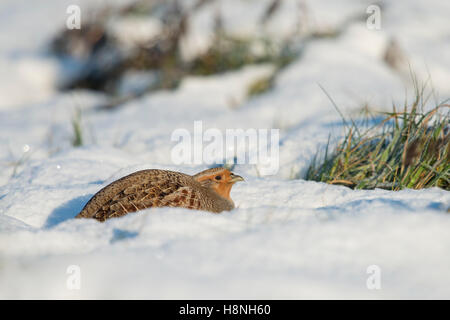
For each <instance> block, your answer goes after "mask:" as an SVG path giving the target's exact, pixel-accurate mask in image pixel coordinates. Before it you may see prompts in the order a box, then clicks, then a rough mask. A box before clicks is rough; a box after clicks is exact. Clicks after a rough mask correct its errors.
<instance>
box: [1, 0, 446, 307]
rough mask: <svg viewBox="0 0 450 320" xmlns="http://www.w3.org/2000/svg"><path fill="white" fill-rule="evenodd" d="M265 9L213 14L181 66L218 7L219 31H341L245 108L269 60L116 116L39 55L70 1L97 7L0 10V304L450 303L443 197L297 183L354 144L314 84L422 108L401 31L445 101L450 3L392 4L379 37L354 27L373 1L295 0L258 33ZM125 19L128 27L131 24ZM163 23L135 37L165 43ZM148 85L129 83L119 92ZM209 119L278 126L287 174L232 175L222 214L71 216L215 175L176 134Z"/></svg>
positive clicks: (205, 17)
mask: <svg viewBox="0 0 450 320" xmlns="http://www.w3.org/2000/svg"><path fill="white" fill-rule="evenodd" d="M69 2H70V3H69ZM92 2H94V3H95V5H96V6H97V5H98V6H100V5H101V4H102V3H104V2H102V1H89V5H90V6H91V5H93V4H92ZM114 2H115V3H117V4H120V3H125V2H127V1H114ZM128 2H129V1H128ZM269 2H270V1H256V0H255V1H242V2H241V1H216V2H213V3H211V4H207V5H205V6H204V7H202V8H201V9H200V10H199V11H198V12H196V13H195V14H194V20H193V21H192V23H191V24H190V29H189V33H188V35H187V36H186V39H184V41H185V43H184V45H185V47H183V50H185V52H184V54H185V57H186V58H187V59H189V58H192V57H193V56H195V55H196V54H198V53H199V52H202V51H204V50H206V49H207V48H208V46H209V45H210V43H211V42H210V41H211V39H210V35H211V28H213V21H214V15H215V14H216V12H218V11H220V12H221V15H222V19H223V21H224V28H226V29H227V30H229V32H234V33H236V34H241V35H242V34H245V35H255V34H256V35H260V33H261V32H263V31H266V32H268V33H269V34H270V36H271V37H273V38H275V39H282V38H283V37H287V36H288V35H290V34H291V32H292V30H293V28H294V27H293V26H297V25H298V21H297V18H296V17H297V16H298V15H300V16H301V15H305V16H307V17H309V18H308V19H306V21H307V22H304V24H306V26H304V27H302V28H300V27H299V28H300V29H299V30H300V31H299V30H297V31H296V32H299V33H300V36H303V37H308V36H309V35H311V34H313V33H314V32H318V31H323V30H341V33H340V34H339V35H338V36H337V37H334V38H320V39H318V38H317V39H315V38H313V39H312V40H309V41H308V42H307V43H306V44H305V45H304V47H303V48H302V52H301V54H300V55H299V57H298V58H297V59H296V61H294V62H293V63H291V64H290V65H288V66H287V67H286V68H285V69H283V70H282V71H281V72H280V74H278V75H277V77H276V80H275V83H274V88H273V89H272V90H270V91H268V92H266V93H264V94H263V95H260V96H257V97H253V98H251V99H248V97H247V95H246V93H247V89H248V87H249V86H250V84H251V83H253V82H254V81H256V80H258V79H261V78H264V77H267V76H268V75H271V74H272V73H273V71H274V66H273V65H270V64H266V65H257V66H246V67H244V68H242V69H240V70H236V71H230V72H227V73H225V74H220V75H212V76H208V77H186V78H184V79H183V80H182V82H181V85H180V87H179V88H177V89H176V90H173V91H168V90H167V91H166V90H161V91H157V92H154V93H151V94H147V95H144V96H142V97H140V98H138V99H134V100H132V101H130V102H128V103H126V104H125V105H124V106H121V107H119V108H117V109H114V110H110V111H105V110H97V109H95V107H96V106H98V105H101V104H103V103H105V102H106V101H107V98H106V97H105V96H104V95H102V94H99V93H93V92H89V91H76V92H59V91H58V90H57V86H56V85H57V83H58V81H60V79H62V78H64V76H65V75H64V67H63V66H61V65H60V63H59V62H58V61H57V59H55V58H54V57H52V56H51V55H50V54H49V53H48V52H46V49H45V48H46V45H48V42H49V40H50V39H51V37H52V36H53V35H54V34H56V33H57V32H58V31H59V30H61V29H62V28H63V26H64V19H65V17H66V13H65V8H66V7H67V5H69V4H80V6H81V7H82V10H83V9H85V8H87V7H86V6H87V3H88V1H60V0H58V1H56V0H52V1H50V0H48V1H46V2H45V4H44V3H41V4H39V5H36V6H33V7H32V8H31V7H29V6H28V4H27V3H26V2H25V1H16V0H4V1H2V3H1V4H0V17H4V18H5V19H0V30H3V32H0V70H2V72H1V73H0V150H1V152H0V298H2V299H9V298H21V299H23V298H44V299H47V298H58V299H78V298H87V299H96V298H106V299H115V298H139V299H140V298H153V299H164V298H172V299H178V298H186V299H188V298H191V299H199V298H201V299H216V298H217V299H219V298H225V299H226V298H249V299H252V298H257V299H258V298H268V299H270V298H287V299H301V298H306V299H311V298H313V299H314V298H331V299H341V298H344V299H345V298H364V299H380V298H388V299H398V298H409V299H416V298H438V299H442V298H448V297H449V296H450V274H449V270H450V257H449V255H448V251H449V249H450V233H449V232H448V230H449V228H450V218H449V217H450V216H449V215H448V213H446V211H447V209H448V208H449V206H450V193H449V192H448V191H444V190H441V189H437V188H432V189H426V190H403V191H399V192H391V191H385V190H372V191H367V190H360V191H354V190H350V189H348V188H345V187H342V186H332V185H327V184H323V183H317V182H312V181H305V180H302V179H292V178H293V177H303V175H304V173H305V172H306V169H307V168H308V165H309V164H310V162H311V159H312V157H313V156H314V155H315V153H316V152H317V150H319V148H320V147H321V146H323V145H324V144H325V143H326V141H327V139H328V135H329V133H331V134H332V141H337V140H338V139H339V138H340V137H341V134H342V130H343V128H342V124H341V120H340V118H339V115H338V114H337V113H336V111H335V110H334V108H333V106H332V104H331V102H330V100H329V99H328V98H327V96H326V94H325V93H324V92H323V91H322V90H321V88H320V86H322V87H323V88H324V89H325V90H326V92H327V93H328V94H329V95H330V96H331V97H332V98H333V100H334V101H336V103H337V105H338V106H339V107H340V109H341V110H342V111H343V112H344V113H346V114H350V115H355V112H357V110H358V109H359V108H361V107H362V106H364V105H365V104H368V105H369V106H371V107H373V108H375V109H377V110H389V109H390V108H391V105H392V102H393V101H395V102H396V103H398V104H399V105H402V104H403V102H404V99H405V93H406V95H407V97H408V99H411V97H412V96H413V90H412V87H411V83H410V81H409V79H408V77H405V75H404V74H402V73H401V72H398V71H396V70H393V69H391V68H390V67H389V66H388V65H387V64H386V63H385V62H384V61H383V55H384V52H385V50H386V47H387V46H388V44H389V41H390V40H391V39H392V38H395V39H397V40H398V42H399V45H400V47H401V48H402V49H403V51H404V53H405V56H406V57H407V58H408V61H409V62H410V63H411V67H412V69H413V70H414V71H415V72H417V75H418V77H419V78H420V79H422V80H426V79H427V78H428V77H431V81H432V84H433V86H434V88H435V89H436V93H437V94H438V95H439V98H440V99H439V100H443V99H445V98H448V97H450V87H449V86H448V79H450V61H449V55H446V54H444V53H445V52H446V51H448V47H449V46H450V25H449V24H448V22H447V20H448V15H449V14H450V4H449V3H445V2H443V1H437V0H436V1H427V3H424V2H423V1H419V0H417V1H395V3H394V2H388V3H385V5H384V6H383V7H382V24H381V30H376V31H374V30H369V29H367V27H366V24H365V21H363V20H358V19H354V17H355V16H358V15H362V16H364V15H365V9H366V7H367V6H368V5H369V4H370V2H369V1H356V0H354V1H350V0H348V1H342V2H339V6H338V5H337V3H336V2H334V1H325V0H321V1H318V0H315V1H304V2H303V3H304V6H303V7H301V6H300V8H299V6H298V2H297V1H285V2H283V3H285V4H283V5H282V6H281V8H280V9H279V10H278V11H277V12H276V13H275V14H274V16H273V17H272V18H271V19H270V20H268V22H267V23H266V25H265V29H266V30H260V29H258V28H257V25H258V24H257V21H258V19H260V16H261V14H262V13H263V12H264V9H265V8H266V7H267V3H269ZM108 3H109V2H108ZM263 4H264V5H263ZM294 8H298V9H294ZM302 8H303V9H302ZM305 8H306V9H305ZM295 10H299V11H295ZM49 17H52V18H51V19H50V18H49ZM417 21H420V24H418V23H417ZM33 22H35V23H36V24H38V25H39V28H38V27H33V26H34V23H33ZM126 22H127V21H121V23H122V24H124V26H123V28H120V29H119V30H118V32H120V31H124V30H126V29H127V28H128V27H130V26H129V25H128V26H126V25H125V24H126ZM147 22H148V21H147ZM134 23H138V24H139V25H141V24H140V23H141V21H138V22H136V21H134V22H132V24H134ZM148 23H149V24H151V25H152V26H153V27H152V28H155V29H157V25H156V24H155V22H154V21H152V22H148ZM155 29H151V30H146V31H143V30H141V31H142V32H143V35H144V36H153V33H152V32H154V30H155ZM6 30H7V31H6ZM150 31H151V32H150ZM149 34H150V35H149ZM11 35H14V36H11ZM145 76H148V75H145V74H140V75H130V78H129V80H128V81H129V82H128V83H126V84H124V86H125V87H126V88H125V89H124V90H132V89H133V88H134V86H135V85H136V84H135V82H139V81H137V80H136V79H137V78H139V77H141V78H142V77H145ZM319 85H320V86H319ZM77 109H79V110H81V125H82V128H83V138H84V145H83V146H81V147H77V148H75V147H73V146H72V144H71V139H72V135H73V134H72V127H71V121H72V119H73V116H74V113H75V112H76V110H77ZM197 120H201V121H202V122H203V127H204V129H206V128H218V129H220V130H225V129H228V128H242V129H248V128H255V129H270V128H279V129H280V149H279V150H280V157H279V161H280V169H279V171H278V173H277V174H276V175H274V176H259V174H258V170H257V168H255V166H252V165H236V167H235V168H234V172H236V173H237V174H239V175H241V176H243V177H245V179H246V181H245V182H243V183H239V184H236V185H235V186H234V187H233V190H232V193H231V197H232V198H233V200H234V202H235V204H236V207H237V208H236V209H235V210H233V211H231V212H226V213H222V214H220V215H215V214H211V213H207V212H197V211H189V210H184V209H180V208H158V209H151V210H145V211H141V212H137V213H133V214H129V215H127V216H125V217H123V218H120V219H112V220H108V221H106V222H105V223H98V222H96V221H91V220H74V219H72V218H73V217H74V216H75V215H76V214H77V213H78V212H79V211H80V210H81V209H82V207H83V206H84V204H85V203H86V202H87V201H88V200H89V199H90V197H91V196H92V195H93V194H94V193H96V192H97V191H98V190H100V189H101V188H102V187H104V186H106V185H107V184H109V183H111V182H112V181H114V180H116V179H118V178H120V177H122V176H124V175H126V174H129V173H131V172H134V171H137V170H140V169H146V168H159V169H168V170H176V171H181V172H185V173H188V174H194V173H196V172H198V171H200V170H203V169H205V168H206V166H205V165H198V164H194V165H188V164H182V165H175V164H174V163H173V162H172V160H171V150H172V148H173V146H174V142H173V141H171V134H172V132H173V131H174V130H175V129H178V128H185V129H187V130H189V131H192V130H193V128H194V121H197ZM71 265H76V266H79V267H80V270H81V288H80V290H69V289H68V287H67V280H68V277H69V276H70V275H69V274H68V273H67V269H68V267H69V266H71ZM371 265H376V266H378V267H379V268H380V270H381V289H379V290H369V289H368V287H367V285H366V281H367V279H368V277H369V276H370V274H368V273H367V268H368V267H369V266H371Z"/></svg>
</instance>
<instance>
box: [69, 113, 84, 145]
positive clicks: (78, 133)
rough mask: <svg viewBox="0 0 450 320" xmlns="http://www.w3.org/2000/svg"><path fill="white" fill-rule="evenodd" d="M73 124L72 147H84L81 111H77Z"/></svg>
mask: <svg viewBox="0 0 450 320" xmlns="http://www.w3.org/2000/svg"><path fill="white" fill-rule="evenodd" d="M71 122H72V129H73V137H72V146H74V147H80V146H82V145H83V130H82V127H81V111H80V110H79V109H77V110H76V112H75V114H74V116H73V118H72V121H71Z"/></svg>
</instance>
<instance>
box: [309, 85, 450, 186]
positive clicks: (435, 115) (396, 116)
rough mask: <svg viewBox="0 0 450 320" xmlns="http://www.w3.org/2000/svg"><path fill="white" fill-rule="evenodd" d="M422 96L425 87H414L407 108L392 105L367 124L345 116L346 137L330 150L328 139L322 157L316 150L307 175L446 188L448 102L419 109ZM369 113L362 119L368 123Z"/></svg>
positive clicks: (449, 179) (449, 171)
mask: <svg viewBox="0 0 450 320" xmlns="http://www.w3.org/2000/svg"><path fill="white" fill-rule="evenodd" d="M416 88H417V87H416ZM426 100H427V99H424V89H422V90H420V91H419V90H417V95H416V99H415V101H414V103H413V104H412V105H411V106H410V107H409V108H408V107H407V106H406V104H405V107H404V110H403V111H402V112H396V110H395V106H394V110H393V112H390V113H384V116H383V119H382V120H381V122H379V123H377V124H376V125H372V126H371V127H369V128H368V129H367V127H364V126H362V125H357V124H355V122H353V121H345V119H343V121H344V124H345V135H344V137H345V138H344V139H343V140H342V141H341V142H340V143H339V144H338V145H337V147H336V148H334V151H333V152H330V149H331V148H330V143H329V142H328V144H327V146H326V148H325V155H324V157H321V158H320V159H322V161H321V162H320V163H318V159H319V154H316V156H315V157H314V159H313V162H312V164H311V165H310V167H309V169H308V171H307V174H306V179H307V180H314V181H321V182H326V183H330V184H338V185H345V186H348V187H350V188H354V189H374V188H383V189H388V190H400V189H404V188H411V189H422V188H429V187H440V188H443V189H445V190H450V136H449V134H450V133H449V120H450V119H449V111H448V108H449V107H450V105H449V104H445V103H441V104H439V105H437V106H436V107H435V108H433V109H432V110H431V111H428V112H423V111H422V110H423V106H424V105H425V102H426ZM368 117H369V116H366V119H363V121H362V123H366V124H367V123H370V121H369V118H368ZM372 120H373V119H372Z"/></svg>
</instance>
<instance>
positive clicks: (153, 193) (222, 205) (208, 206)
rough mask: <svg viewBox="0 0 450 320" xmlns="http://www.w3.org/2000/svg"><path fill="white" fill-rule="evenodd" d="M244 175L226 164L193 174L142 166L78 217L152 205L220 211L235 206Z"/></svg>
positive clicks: (101, 216) (97, 197)
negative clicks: (235, 190)
mask: <svg viewBox="0 0 450 320" xmlns="http://www.w3.org/2000/svg"><path fill="white" fill-rule="evenodd" d="M243 180H244V179H243V178H242V177H240V176H238V175H235V174H233V173H232V172H230V171H229V170H228V169H225V168H213V169H208V170H205V171H202V172H200V173H197V174H196V175H193V176H190V175H187V174H184V173H180V172H174V171H168V170H156V169H150V170H142V171H138V172H135V173H132V174H130V175H128V176H125V177H123V178H121V179H119V180H117V181H114V182H113V183H111V184H109V185H107V186H106V187H104V188H103V189H101V190H100V191H99V192H97V193H96V194H95V195H94V196H93V197H92V198H91V200H89V202H88V203H87V204H86V205H85V206H84V208H83V210H81V212H80V213H79V214H78V215H77V216H76V218H94V219H97V220H99V221H105V220H106V219H109V218H113V217H120V216H123V215H126V214H127V213H130V212H135V211H138V210H142V209H147V208H152V207H183V208H188V209H197V210H205V211H210V212H215V213H219V212H222V211H225V210H232V209H233V208H234V202H233V200H231V198H230V191H231V187H232V186H233V184H234V183H235V182H237V181H243Z"/></svg>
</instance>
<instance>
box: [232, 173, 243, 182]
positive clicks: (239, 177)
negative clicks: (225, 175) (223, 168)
mask: <svg viewBox="0 0 450 320" xmlns="http://www.w3.org/2000/svg"><path fill="white" fill-rule="evenodd" d="M230 178H231V180H230V182H232V183H235V182H238V181H245V180H244V178H242V177H241V176H238V175H237V174H234V173H232V174H231V176H230Z"/></svg>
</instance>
